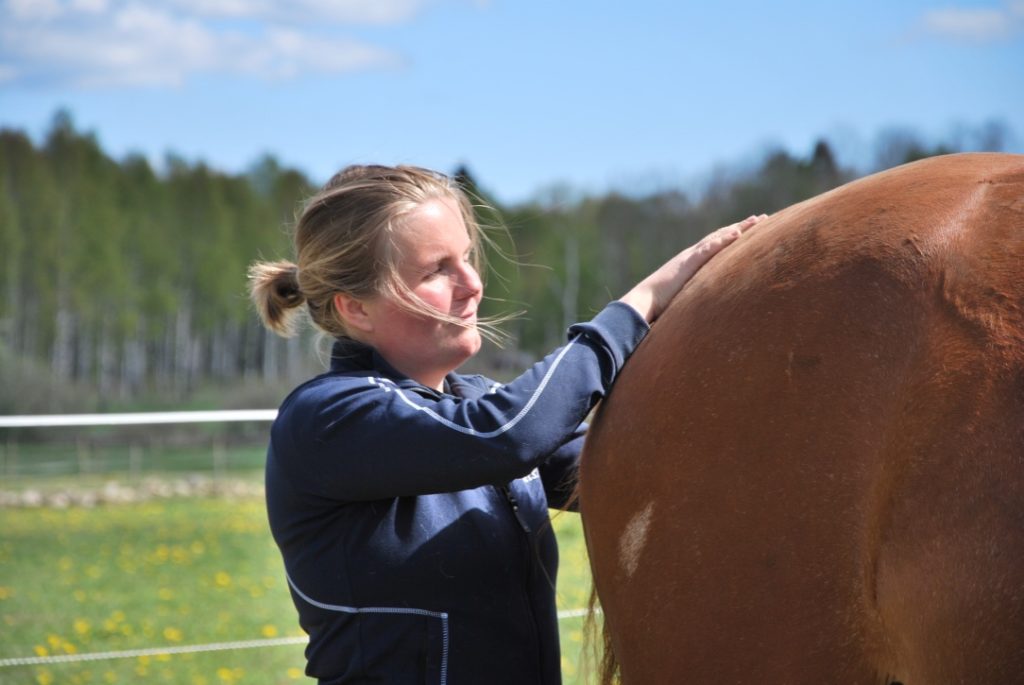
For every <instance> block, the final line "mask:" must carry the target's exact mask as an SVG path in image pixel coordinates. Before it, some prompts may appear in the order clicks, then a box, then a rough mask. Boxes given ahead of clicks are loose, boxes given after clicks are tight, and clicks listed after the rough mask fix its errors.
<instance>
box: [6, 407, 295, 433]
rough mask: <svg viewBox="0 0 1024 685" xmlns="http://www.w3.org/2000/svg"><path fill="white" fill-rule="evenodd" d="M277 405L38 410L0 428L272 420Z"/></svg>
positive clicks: (274, 416) (13, 418)
mask: <svg viewBox="0 0 1024 685" xmlns="http://www.w3.org/2000/svg"><path fill="white" fill-rule="evenodd" d="M275 418H277V410H276V409H233V410H223V411H162V412H132V413H130V414H37V415H24V416H16V415H14V416H0V428H39V427H51V426H132V425H135V426H137V425H146V424H157V423H229V422H235V421H273V420H274V419H275Z"/></svg>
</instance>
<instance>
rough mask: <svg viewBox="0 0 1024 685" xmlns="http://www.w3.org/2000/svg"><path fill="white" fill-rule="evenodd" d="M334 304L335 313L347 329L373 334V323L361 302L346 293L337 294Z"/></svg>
mask: <svg viewBox="0 0 1024 685" xmlns="http://www.w3.org/2000/svg"><path fill="white" fill-rule="evenodd" d="M333 302H334V309H335V311H337V312H338V316H340V317H341V320H342V321H344V322H345V326H346V327H347V328H350V329H353V330H356V331H360V332H362V333H372V332H373V321H372V320H371V318H370V315H369V314H368V313H367V311H366V307H364V306H363V303H362V302H361V301H359V300H357V299H356V298H354V297H352V296H351V295H346V294H345V293H335V295H334V300H333Z"/></svg>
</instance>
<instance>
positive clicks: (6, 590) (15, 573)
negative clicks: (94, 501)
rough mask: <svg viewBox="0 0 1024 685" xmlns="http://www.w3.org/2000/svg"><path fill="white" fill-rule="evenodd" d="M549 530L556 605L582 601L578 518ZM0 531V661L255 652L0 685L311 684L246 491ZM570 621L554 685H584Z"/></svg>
mask: <svg viewBox="0 0 1024 685" xmlns="http://www.w3.org/2000/svg"><path fill="white" fill-rule="evenodd" d="M255 477H256V476H255V474H254V475H253V478H255ZM554 527H555V531H556V534H557V536H558V539H559V543H560V548H561V558H562V563H561V570H560V574H559V578H558V601H559V609H560V610H571V609H577V608H580V607H585V606H586V602H587V597H588V595H589V591H590V577H589V567H588V564H587V559H586V549H585V546H584V542H583V536H582V532H581V529H580V525H579V518H578V516H576V515H575V514H568V513H563V514H560V515H557V516H556V517H555V523H554ZM0 531H3V532H2V538H0V569H2V570H0V661H2V660H5V659H12V658H19V657H34V656H38V657H49V656H57V655H78V656H84V655H88V654H95V653H100V652H112V651H132V650H143V649H151V648H158V649H168V648H169V649H181V648H185V647H188V646H191V645H209V644H212V643H224V642H237V641H248V640H252V641H256V643H255V644H257V645H259V646H258V647H256V648H251V649H225V650H217V651H207V652H196V653H179V654H149V655H144V656H133V657H130V658H116V659H101V660H83V661H74V662H64V663H47V664H42V665H39V664H36V665H17V666H11V665H6V666H0V684H3V685H21V684H35V685H58V684H59V685H63V684H65V683H66V684H71V685H78V684H83V685H91V684H101V683H136V682H153V683H174V684H179V683H180V684H183V685H231V684H242V683H261V684H262V683H269V684H272V685H274V684H284V683H296V682H310V681H309V680H308V679H306V678H305V676H304V674H303V666H304V658H303V654H302V651H303V644H302V643H301V638H302V637H303V635H304V634H303V633H302V631H301V630H300V629H299V628H298V625H297V622H296V616H295V609H294V607H293V606H292V604H291V600H290V598H289V596H288V591H287V588H286V585H285V582H284V575H283V571H282V566H281V561H280V557H279V555H278V552H277V549H276V547H275V546H274V543H273V540H272V539H271V537H270V533H269V530H268V528H267V523H266V516H265V512H264V508H263V501H262V499H261V498H260V497H258V496H257V497H253V496H248V497H241V498H238V497H223V496H219V497H218V496H214V497H169V498H158V499H150V500H148V501H140V502H134V503H122V504H103V505H99V506H93V507H79V506H69V507H66V508H53V507H14V508H3V509H0ZM582 625H583V619H582V618H579V617H572V618H565V619H563V620H562V621H561V622H560V628H561V639H562V652H563V660H562V661H563V664H562V665H563V674H564V678H565V682H566V683H567V684H571V683H583V682H585V681H586V677H585V675H584V666H583V664H582V661H581V652H582V647H583V634H582ZM283 638H291V640H287V639H283ZM275 641H276V643H275ZM280 643H286V644H280Z"/></svg>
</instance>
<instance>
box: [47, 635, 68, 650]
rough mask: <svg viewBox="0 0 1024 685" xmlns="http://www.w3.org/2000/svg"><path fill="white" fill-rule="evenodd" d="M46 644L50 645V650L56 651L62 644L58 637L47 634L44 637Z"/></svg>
mask: <svg viewBox="0 0 1024 685" xmlns="http://www.w3.org/2000/svg"><path fill="white" fill-rule="evenodd" d="M46 642H47V644H49V645H50V649H57V648H58V647H60V645H61V643H62V642H64V640H63V639H61V636H60V635H54V634H52V633H51V634H49V635H47V636H46Z"/></svg>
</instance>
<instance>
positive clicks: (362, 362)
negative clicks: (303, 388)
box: [331, 338, 480, 397]
mask: <svg viewBox="0 0 1024 685" xmlns="http://www.w3.org/2000/svg"><path fill="white" fill-rule="evenodd" d="M331 371H332V372H334V373H351V372H353V371H371V372H376V373H378V374H379V375H381V376H384V377H385V378H388V379H390V380H392V381H394V382H395V384H396V385H397V386H398V387H400V388H408V389H410V390H415V391H417V392H419V393H421V394H427V395H430V396H433V397H441V396H442V393H439V392H438V391H437V390H435V389H434V388H429V387H427V386H425V385H423V384H422V383H420V382H418V381H415V380H413V379H411V378H409V377H408V376H406V375H405V374H404V373H402V372H401V371H399V370H398V369H396V368H395V367H393V366H392V365H391V364H390V363H389V362H388V360H387V359H385V358H384V357H382V356H381V355H380V353H379V352H378V351H377V349H376V348H375V347H372V346H370V345H367V344H366V343H361V342H359V341H358V340H353V339H352V338H336V339H335V341H334V345H333V346H332V347H331ZM444 382H445V392H446V393H448V394H452V395H456V396H459V397H466V396H474V395H477V394H480V393H479V392H478V391H477V389H476V388H475V387H474V386H472V385H471V384H468V383H466V382H464V381H463V380H462V378H461V377H460V376H459V375H458V374H457V373H454V372H453V373H449V374H448V375H447V376H445V379H444Z"/></svg>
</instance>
